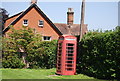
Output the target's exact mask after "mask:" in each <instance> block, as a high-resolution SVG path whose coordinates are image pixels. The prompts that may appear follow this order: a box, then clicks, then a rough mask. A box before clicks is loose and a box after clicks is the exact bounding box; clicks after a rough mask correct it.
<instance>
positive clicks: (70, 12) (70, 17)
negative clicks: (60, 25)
mask: <svg viewBox="0 0 120 81" xmlns="http://www.w3.org/2000/svg"><path fill="white" fill-rule="evenodd" d="M73 22H74V12H73V8H68V12H67V24H68V25H70V26H71V25H73Z"/></svg>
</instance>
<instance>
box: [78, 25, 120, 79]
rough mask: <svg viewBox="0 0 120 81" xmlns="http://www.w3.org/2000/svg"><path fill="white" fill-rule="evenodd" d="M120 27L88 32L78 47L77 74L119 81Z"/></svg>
mask: <svg viewBox="0 0 120 81" xmlns="http://www.w3.org/2000/svg"><path fill="white" fill-rule="evenodd" d="M119 63H120V27H117V28H116V30H114V31H109V32H104V33H102V32H90V33H88V34H87V35H86V36H84V38H83V39H82V41H81V42H79V45H78V57H77V72H78V73H83V74H86V75H89V76H93V77H95V78H100V79H120V64H119Z"/></svg>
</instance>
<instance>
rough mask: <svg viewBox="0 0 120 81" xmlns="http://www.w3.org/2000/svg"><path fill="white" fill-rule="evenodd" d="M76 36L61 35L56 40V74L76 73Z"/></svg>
mask: <svg viewBox="0 0 120 81" xmlns="http://www.w3.org/2000/svg"><path fill="white" fill-rule="evenodd" d="M76 51H77V38H76V37H74V36H72V35H62V36H60V37H59V40H58V51H57V74H59V75H75V74H76Z"/></svg>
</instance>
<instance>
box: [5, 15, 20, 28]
mask: <svg viewBox="0 0 120 81" xmlns="http://www.w3.org/2000/svg"><path fill="white" fill-rule="evenodd" d="M18 16H19V15H17V16H14V17H12V18H10V19H7V20H6V22H5V28H6V27H8V26H9V25H10V24H11V22H12V21H14V20H15V19H16V18H17V17H18Z"/></svg>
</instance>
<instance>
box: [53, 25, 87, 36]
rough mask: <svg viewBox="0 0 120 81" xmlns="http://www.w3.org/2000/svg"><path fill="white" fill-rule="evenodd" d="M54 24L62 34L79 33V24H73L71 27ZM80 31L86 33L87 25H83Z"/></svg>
mask: <svg viewBox="0 0 120 81" xmlns="http://www.w3.org/2000/svg"><path fill="white" fill-rule="evenodd" d="M54 24H55V26H56V27H57V28H58V29H59V31H60V32H61V33H62V34H72V35H79V33H80V24H73V25H71V26H69V25H67V24H64V23H54ZM82 31H83V34H85V33H87V32H88V30H87V24H85V25H84V27H83V30H82Z"/></svg>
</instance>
